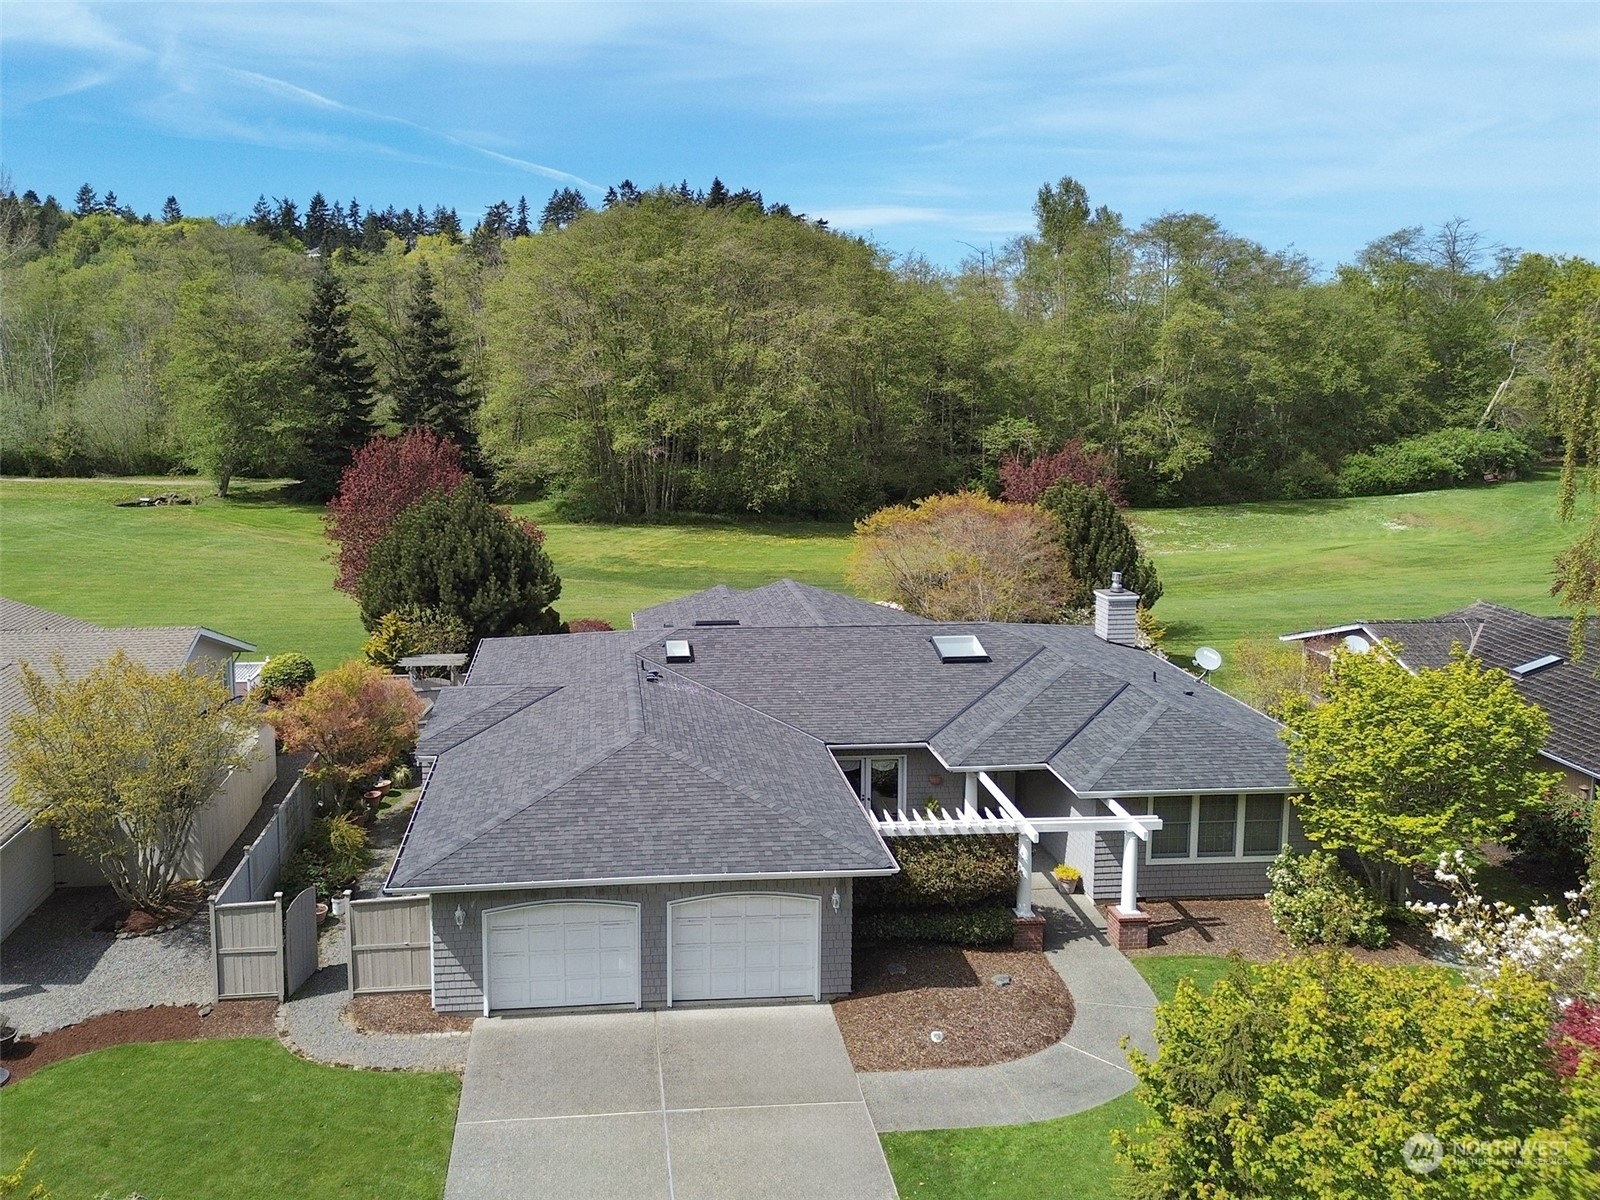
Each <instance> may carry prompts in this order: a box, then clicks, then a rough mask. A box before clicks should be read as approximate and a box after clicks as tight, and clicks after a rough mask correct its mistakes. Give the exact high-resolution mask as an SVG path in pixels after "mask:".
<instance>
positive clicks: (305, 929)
mask: <svg viewBox="0 0 1600 1200" xmlns="http://www.w3.org/2000/svg"><path fill="white" fill-rule="evenodd" d="M211 957H212V961H213V963H214V965H215V969H216V995H217V999H218V1000H282V999H283V998H284V997H285V996H289V995H293V994H294V992H295V991H296V990H297V989H298V988H299V987H300V985H301V984H303V983H304V982H305V981H306V980H307V979H310V978H311V976H312V974H313V973H314V972H315V971H316V969H317V892H316V889H315V888H306V889H305V890H304V891H302V892H301V893H300V894H299V895H298V896H296V897H295V898H294V900H293V901H291V902H290V904H289V908H288V911H287V913H286V912H285V911H284V907H283V893H282V892H275V893H274V894H273V896H272V899H270V900H249V901H245V902H243V903H239V904H218V903H216V901H212V903H211Z"/></svg>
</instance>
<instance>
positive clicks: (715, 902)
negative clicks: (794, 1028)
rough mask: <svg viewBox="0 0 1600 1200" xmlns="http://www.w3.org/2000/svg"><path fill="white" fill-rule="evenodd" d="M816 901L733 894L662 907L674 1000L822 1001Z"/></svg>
mask: <svg viewBox="0 0 1600 1200" xmlns="http://www.w3.org/2000/svg"><path fill="white" fill-rule="evenodd" d="M820 912H821V906H820V904H819V902H818V900H817V898H816V897H815V896H783V895H778V894H776V893H773V892H736V893H728V894H723V895H717V896H702V897H700V898H698V899H695V900H677V901H674V902H673V903H672V904H670V905H669V906H668V908H667V913H668V916H667V925H668V930H669V932H668V937H669V939H670V941H669V949H668V960H669V962H670V963H671V975H672V979H671V985H672V990H671V993H670V995H669V997H668V1000H669V1003H670V1002H673V1001H678V1000H753V999H757V998H762V997H777V996H809V997H811V998H812V999H814V1000H815V999H820V998H821V992H820V989H819V987H818V967H819V960H820V958H821V940H820V931H821V924H820Z"/></svg>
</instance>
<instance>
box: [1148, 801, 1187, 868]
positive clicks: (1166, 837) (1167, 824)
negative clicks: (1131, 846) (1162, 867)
mask: <svg viewBox="0 0 1600 1200" xmlns="http://www.w3.org/2000/svg"><path fill="white" fill-rule="evenodd" d="M1190 805H1191V798H1190V797H1188V796H1167V797H1161V798H1158V799H1157V800H1156V802H1155V815H1156V816H1158V817H1160V818H1161V828H1160V829H1158V830H1156V831H1155V832H1154V833H1152V834H1151V835H1150V857H1151V858H1188V857H1189V812H1190Z"/></svg>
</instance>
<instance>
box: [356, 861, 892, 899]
mask: <svg viewBox="0 0 1600 1200" xmlns="http://www.w3.org/2000/svg"><path fill="white" fill-rule="evenodd" d="M395 861H396V862H398V861H399V858H398V856H397V857H396V859H395ZM899 870H900V868H899V867H872V868H870V869H868V870H857V871H755V872H739V873H735V874H731V875H618V876H615V877H612V878H608V879H539V880H529V881H526V882H522V883H447V884H446V883H441V884H430V885H428V886H427V887H387V886H386V887H385V888H384V889H383V890H384V891H385V892H386V893H388V894H390V895H394V896H407V895H429V894H432V893H434V892H525V891H540V890H544V889H547V888H575V887H627V886H630V885H640V884H657V883H739V882H742V881H744V880H769V879H777V880H781V879H859V878H862V877H864V876H871V875H894V874H896V873H898V872H899Z"/></svg>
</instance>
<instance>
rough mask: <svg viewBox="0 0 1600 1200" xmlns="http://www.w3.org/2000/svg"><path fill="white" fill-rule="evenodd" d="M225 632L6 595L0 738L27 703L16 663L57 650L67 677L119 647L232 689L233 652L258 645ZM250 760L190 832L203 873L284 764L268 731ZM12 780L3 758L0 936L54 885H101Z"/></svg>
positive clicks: (191, 856) (196, 865) (1, 605)
mask: <svg viewBox="0 0 1600 1200" xmlns="http://www.w3.org/2000/svg"><path fill="white" fill-rule="evenodd" d="M254 649H255V647H254V646H252V645H250V644H249V643H248V642H241V641H238V640H237V639H235V638H231V637H228V636H227V635H226V634H221V633H217V632H216V631H214V630H211V629H205V628H202V627H200V626H196V625H186V626H174V627H166V628H152V629H145V628H138V629H107V628H105V627H104V626H100V625H95V624H92V623H90V622H88V621H80V620H78V619H76V618H75V617H66V616H62V615H61V614H60V613H53V612H49V611H47V610H46V609H42V608H35V607H33V606H32V605H30V604H22V603H20V602H18V601H16V600H7V599H4V598H0V738H3V737H4V736H5V729H6V721H7V720H8V719H9V718H10V716H11V714H12V713H14V712H17V711H19V710H21V709H22V708H23V707H24V706H25V705H26V704H27V699H26V697H25V696H24V694H23V690H22V675H21V670H20V668H19V664H21V663H27V664H28V665H29V666H31V667H32V668H33V669H34V670H36V671H39V672H41V673H46V674H48V673H49V672H50V670H51V662H52V659H53V658H54V657H55V656H56V655H60V657H61V659H62V661H63V663H64V664H65V666H66V669H67V672H68V674H70V675H74V676H77V675H83V674H87V673H88V672H89V671H91V670H93V669H94V667H95V666H96V665H98V664H99V663H101V662H104V661H105V660H106V659H108V658H110V657H111V656H112V655H113V654H114V653H116V652H117V651H118V650H121V651H123V652H124V653H126V654H127V655H128V656H129V657H130V658H132V659H134V660H136V661H138V662H140V663H143V664H144V665H145V666H147V667H150V668H152V669H154V670H161V671H168V670H177V669H179V668H186V667H194V666H197V665H200V666H203V667H204V668H205V669H206V670H209V671H214V672H216V674H217V676H218V678H219V679H220V680H221V681H222V683H223V684H224V686H226V687H227V688H228V690H229V693H230V694H232V692H233V688H234V658H235V656H236V655H237V654H238V653H239V652H240V651H242V650H254ZM252 754H253V758H252V764H251V766H250V768H249V769H248V770H245V771H235V772H234V773H233V774H232V775H230V776H229V778H228V780H227V782H226V783H225V784H224V785H223V787H222V788H221V789H219V791H218V793H217V796H216V798H215V799H213V800H212V802H211V803H210V805H208V806H207V808H206V809H205V810H204V811H203V812H202V813H201V815H200V817H199V819H198V820H197V821H196V822H195V828H194V832H193V833H192V835H191V836H190V842H189V848H188V850H187V852H186V857H185V860H184V865H183V871H184V873H185V874H186V875H188V876H191V877H194V878H204V877H205V876H206V875H207V874H208V873H209V872H210V871H211V869H212V868H213V867H214V866H216V864H217V862H218V861H219V860H220V859H221V858H222V856H223V855H224V854H226V853H227V851H228V847H229V846H231V845H232V844H233V842H234V839H235V838H237V837H238V836H239V834H240V832H242V831H243V829H244V827H245V825H246V824H248V823H249V820H250V818H251V816H252V815H254V813H255V811H256V809H257V808H259V807H260V804H261V798H262V796H264V795H265V794H266V792H267V789H268V788H270V787H271V786H272V781H273V778H274V776H275V775H276V773H277V760H276V755H275V750H274V742H273V738H272V732H271V730H270V729H263V730H261V731H258V732H257V734H256V735H255V736H254V738H253V747H252ZM14 783H15V779H14V777H13V775H12V773H11V767H10V764H9V763H8V762H7V761H6V759H5V756H4V755H0V937H4V936H6V935H8V934H10V932H11V931H12V930H13V929H15V928H16V927H17V925H18V924H19V923H20V922H21V921H22V919H23V918H24V917H26V916H27V915H28V914H29V913H30V912H32V911H33V910H34V909H35V908H37V907H38V906H39V904H40V903H41V902H42V901H43V900H44V899H45V897H46V896H48V895H50V893H51V892H52V891H53V890H54V889H55V888H57V887H75V886H88V885H96V884H101V883H103V882H104V880H105V877H104V875H103V874H102V873H101V871H100V869H99V867H98V866H96V865H95V864H94V863H91V862H88V861H86V860H84V859H82V858H80V857H78V856H76V855H73V854H70V853H68V852H67V851H66V850H65V848H64V847H62V846H61V845H60V842H59V839H58V838H57V837H55V835H54V833H53V832H52V831H51V830H50V829H49V828H48V827H46V826H43V825H40V824H38V823H36V822H34V821H33V820H32V819H31V818H30V817H29V815H28V813H27V812H25V811H24V810H23V809H21V808H19V807H18V806H17V805H15V804H13V803H12V802H11V789H12V786H13V784H14Z"/></svg>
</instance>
